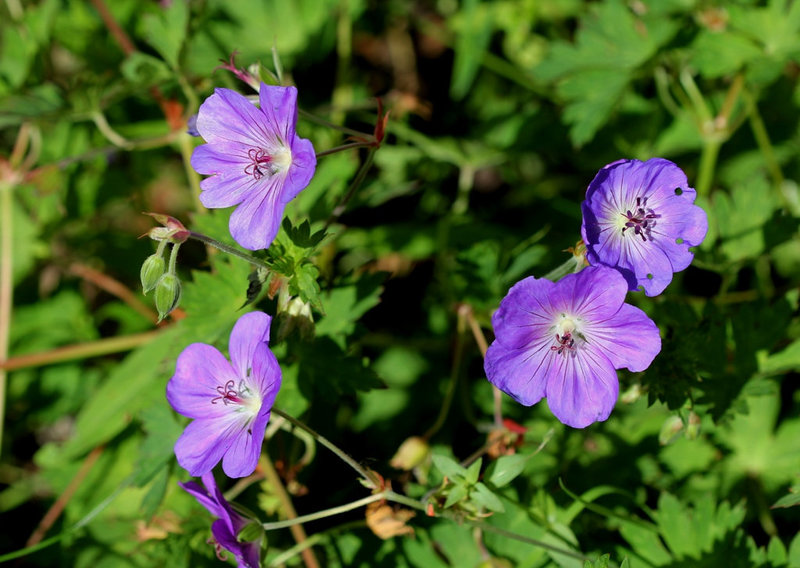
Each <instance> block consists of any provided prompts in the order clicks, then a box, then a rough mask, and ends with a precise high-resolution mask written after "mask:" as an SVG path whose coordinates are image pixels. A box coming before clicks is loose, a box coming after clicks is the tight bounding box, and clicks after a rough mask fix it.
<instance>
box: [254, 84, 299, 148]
mask: <svg viewBox="0 0 800 568" xmlns="http://www.w3.org/2000/svg"><path fill="white" fill-rule="evenodd" d="M258 99H259V103H260V105H261V112H262V113H263V114H264V117H263V118H262V119H261V120H262V121H263V120H266V124H267V126H268V127H269V129H270V130H271V131H272V132H277V133H280V137H281V139H283V140H284V141H285V142H286V143H287V144H289V143H290V142H291V140H292V139H293V138H294V130H295V127H296V125H297V89H296V88H294V87H276V86H274V85H267V84H265V83H262V84H261V88H260V89H259V92H258Z"/></svg>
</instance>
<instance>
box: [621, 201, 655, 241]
mask: <svg viewBox="0 0 800 568" xmlns="http://www.w3.org/2000/svg"><path fill="white" fill-rule="evenodd" d="M645 207H647V198H646V197H637V198H636V209H635V212H633V213H631V210H630V209H628V210H627V211H626V212H625V213H623V214H622V216H623V217H625V218H626V219H628V222H627V223H625V226H624V227H622V232H623V234H624V233H625V231H626V230H627V229H633V232H634V234H636V235H639V236H640V237H642V240H643V241H646V240H647V237H648V236H649V235H650V230H651V229H652V228H653V227H655V225H656V222H655V219H658V215H656V214H655V212H654V211H653V210H652V209H645Z"/></svg>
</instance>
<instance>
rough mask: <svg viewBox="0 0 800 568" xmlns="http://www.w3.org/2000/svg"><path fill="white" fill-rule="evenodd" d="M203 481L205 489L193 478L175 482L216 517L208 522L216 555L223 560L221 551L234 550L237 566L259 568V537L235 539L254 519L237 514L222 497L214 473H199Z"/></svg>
mask: <svg viewBox="0 0 800 568" xmlns="http://www.w3.org/2000/svg"><path fill="white" fill-rule="evenodd" d="M202 480H203V485H205V488H203V486H201V485H200V484H199V483H197V482H195V481H189V482H187V483H179V484H178V485H180V486H181V487H183V488H184V489H185V490H186V491H187V492H189V494H190V495H192V496H193V497H194V498H195V499H197V501H198V502H199V503H200V504H201V505H202V506H203V507H205V508H206V509H208V512H209V513H211V514H212V515H214V516H215V517H217V520H216V521H214V523H213V524H212V525H211V534H212V535H214V540H215V541H216V549H217V558H219V559H220V560H223V561H224V560H225V556H224V554H223V552H222V549H223V548H224V549H225V550H228V551H229V552H232V553H233V555H234V556H235V557H236V562H237V564H238V566H239V568H258V566H259V565H260V564H259V563H260V558H259V557H260V554H261V539H258V540H254V541H243V542H240V541H239V539H238V536H239V533H240V532H242V529H244V527H246V526H247V525H249V524H250V523H251V522H253V521H252V520H251V519H248V518H247V517H244V516H242V515H240V514H239V513H237V512H236V511H235V510H234V509H233V507H231V505H230V503H228V502H227V501H226V500H225V497H223V495H222V492H221V491H220V490H219V488H218V487H217V482H216V481H215V480H214V474H212V473H211V472H208V473H206V474H204V475H203V476H202Z"/></svg>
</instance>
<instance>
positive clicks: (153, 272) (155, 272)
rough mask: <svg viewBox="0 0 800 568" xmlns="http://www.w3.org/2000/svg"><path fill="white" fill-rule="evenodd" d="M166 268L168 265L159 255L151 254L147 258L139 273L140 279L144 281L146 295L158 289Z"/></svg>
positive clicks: (143, 288) (143, 287)
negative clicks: (157, 285)
mask: <svg viewBox="0 0 800 568" xmlns="http://www.w3.org/2000/svg"><path fill="white" fill-rule="evenodd" d="M166 267H167V263H166V261H165V260H164V257H163V256H161V255H160V254H159V253H155V254H151V255H150V256H148V257H147V259H146V260H145V261H144V264H142V270H141V272H140V273H139V278H140V279H141V281H142V290H143V291H144V293H145V294H147V293H148V292H149V291H150V290H152V289H153V288H155V287H156V284H157V283H158V280H159V279H160V278H161V276H162V275H163V274H164V270H165V269H166Z"/></svg>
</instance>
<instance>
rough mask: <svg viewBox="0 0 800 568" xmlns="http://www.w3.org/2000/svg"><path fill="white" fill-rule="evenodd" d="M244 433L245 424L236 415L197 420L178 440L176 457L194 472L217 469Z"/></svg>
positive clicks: (191, 473)
mask: <svg viewBox="0 0 800 568" xmlns="http://www.w3.org/2000/svg"><path fill="white" fill-rule="evenodd" d="M240 433H242V425H241V424H240V423H239V422H238V421H236V420H235V417H234V419H232V420H228V421H225V420H224V419H212V420H195V421H194V422H191V423H190V424H189V425H188V426H187V427H186V429H185V430H184V431H183V434H181V437H180V438H178V441H177V442H175V457H176V458H177V459H178V463H179V464H180V465H181V467H182V468H184V469H185V470H186V471H188V472H189V474H190V475H192V476H194V477H198V476H200V475H203V474H204V473H208V472H209V471H211V470H212V469H214V466H215V465H217V464H218V463H219V460H221V459H222V456H223V455H224V454H225V452H227V451H228V448H229V447H230V446H231V444H232V443H233V438H234V437H235V436H237V435H239V434H240Z"/></svg>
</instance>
